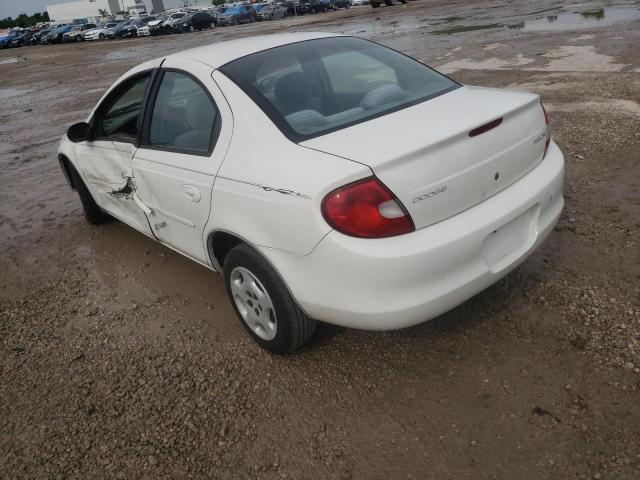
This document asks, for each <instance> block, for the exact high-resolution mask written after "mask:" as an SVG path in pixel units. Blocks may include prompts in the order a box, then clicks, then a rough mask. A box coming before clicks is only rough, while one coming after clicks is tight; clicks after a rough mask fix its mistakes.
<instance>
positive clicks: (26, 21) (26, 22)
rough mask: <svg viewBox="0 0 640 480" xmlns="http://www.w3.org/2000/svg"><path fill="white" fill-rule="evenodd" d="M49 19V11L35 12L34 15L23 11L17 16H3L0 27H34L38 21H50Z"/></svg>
mask: <svg viewBox="0 0 640 480" xmlns="http://www.w3.org/2000/svg"><path fill="white" fill-rule="evenodd" d="M48 21H49V13H47V12H42V13H34V14H33V15H27V14H26V13H21V14H20V15H18V17H17V18H11V17H7V18H3V19H2V20H0V28H13V27H22V28H27V27H33V26H34V25H35V24H36V23H40V22H48Z"/></svg>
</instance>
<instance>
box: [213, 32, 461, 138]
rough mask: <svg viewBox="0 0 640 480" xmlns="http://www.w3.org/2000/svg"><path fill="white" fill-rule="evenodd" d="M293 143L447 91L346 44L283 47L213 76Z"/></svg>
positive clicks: (439, 80) (376, 53)
mask: <svg viewBox="0 0 640 480" xmlns="http://www.w3.org/2000/svg"><path fill="white" fill-rule="evenodd" d="M220 70H221V71H222V72H223V73H224V74H225V75H227V76H228V77H229V78H231V80H233V81H234V82H235V83H236V84H237V85H238V86H239V87H240V88H242V89H243V90H244V91H245V93H247V94H248V95H249V96H250V97H251V98H252V99H253V101H254V102H256V103H257V104H258V105H259V106H260V108H262V110H264V112H265V113H266V114H267V115H268V116H269V117H270V118H271V120H272V121H273V122H274V123H275V124H276V125H277V126H278V127H279V128H280V130H282V132H283V133H284V134H285V135H286V136H287V137H289V138H290V139H291V140H293V141H304V140H307V139H310V138H314V137H317V136H319V135H324V134H326V133H329V132H333V131H336V130H339V129H342V128H346V127H348V126H350V125H354V124H357V123H361V122H364V121H367V120H370V119H372V118H375V117H378V116H381V115H386V114H389V113H392V112H394V111H397V110H400V109H403V108H407V107H409V106H411V105H415V104H417V103H420V102H424V101H427V100H429V99H431V98H434V97H436V96H438V95H442V94H444V93H446V92H449V91H451V90H454V89H456V88H458V87H459V84H457V83H456V82H454V81H453V80H450V79H449V78H447V77H445V76H444V75H441V74H439V73H438V72H436V71H434V70H432V69H430V68H429V67H427V66H425V65H423V64H421V63H420V62H418V61H416V60H413V59H412V58H409V57H407V56H405V55H403V54H401V53H398V52H396V51H394V50H391V49H389V48H386V47H383V46H381V45H378V44H376V43H373V42H368V41H366V40H362V39H359V38H353V37H331V38H322V39H316V40H308V41H304V42H298V43H293V44H289V45H283V46H281V47H276V48H272V49H269V50H265V51H263V52H258V53H254V54H252V55H247V56H246V57H242V58H239V59H237V60H234V61H233V62H230V63H228V64H226V65H224V66H223V67H222V68H221V69H220Z"/></svg>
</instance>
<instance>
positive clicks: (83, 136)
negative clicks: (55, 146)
mask: <svg viewBox="0 0 640 480" xmlns="http://www.w3.org/2000/svg"><path fill="white" fill-rule="evenodd" d="M67 137H69V140H71V141H72V142H73V143H78V142H84V141H85V140H93V132H92V131H91V127H90V126H89V124H88V123H86V122H80V123H74V124H73V125H71V126H70V127H69V130H67Z"/></svg>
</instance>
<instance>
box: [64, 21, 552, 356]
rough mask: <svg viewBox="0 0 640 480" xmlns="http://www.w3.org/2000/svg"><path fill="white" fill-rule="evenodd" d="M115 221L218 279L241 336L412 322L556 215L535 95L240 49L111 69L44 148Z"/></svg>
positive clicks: (404, 66) (307, 42)
mask: <svg viewBox="0 0 640 480" xmlns="http://www.w3.org/2000/svg"><path fill="white" fill-rule="evenodd" d="M59 160H60V164H61V166H62V170H63V172H64V173H65V175H66V178H67V180H68V181H69V183H70V185H71V187H72V188H74V189H75V190H76V191H77V192H78V193H79V196H80V200H81V201H82V204H83V206H84V210H85V214H86V218H87V220H88V221H89V222H91V223H99V222H102V221H104V220H106V219H108V218H109V217H116V218H118V219H120V220H122V221H123V222H125V223H127V224H129V225H131V226H132V227H134V228H135V229H137V230H139V231H140V232H142V233H144V234H145V235H147V236H149V237H150V238H153V239H156V240H158V241H160V242H162V243H163V244H165V245H167V246H168V247H169V248H172V249H174V250H176V251H178V252H180V253H182V254H184V255H185V256H187V257H189V258H191V259H193V260H195V261H197V262H199V263H201V264H202V265H205V266H206V267H208V268H210V269H211V270H215V271H217V272H220V273H222V274H223V275H224V279H225V282H226V286H227V292H228V295H229V298H230V300H231V302H232V303H233V305H234V307H235V310H236V312H237V314H238V316H239V318H240V319H241V320H242V323H243V324H244V326H245V327H246V329H247V331H248V332H249V334H250V335H251V336H252V337H253V338H254V339H255V341H256V342H257V343H258V344H259V345H260V346H262V347H263V348H266V349H267V350H269V351H271V352H274V353H287V352H291V351H293V350H295V349H297V348H299V347H300V346H301V345H303V344H304V343H305V342H306V341H307V340H309V338H310V337H311V336H312V334H313V332H314V328H315V320H319V321H323V322H328V323H333V324H337V325H343V326H347V327H354V328H360V329H368V330H390V329H398V328H403V327H407V326H410V325H415V324H418V323H421V322H424V321H425V320H428V319H430V318H433V317H435V316H437V315H440V314H442V313H443V312H445V311H447V310H449V309H451V308H453V307H455V306H456V305H458V304H460V303H461V302H463V301H465V300H466V299H468V298H470V297H471V296H473V295H475V294H476V293H478V292H480V291H482V290H483V289H485V288H487V287H488V286H489V285H491V284H493V283H494V282H496V281H497V280H498V279H499V278H501V277H503V276H504V275H506V274H507V273H508V272H510V271H511V270H513V269H514V268H515V267H516V266H517V265H518V264H520V263H521V262H522V261H523V260H524V259H525V258H526V257H527V256H528V255H529V254H530V253H531V252H532V251H534V250H535V249H536V248H537V247H538V246H539V245H540V243H541V242H542V241H543V240H544V239H545V238H546V237H547V235H548V234H549V233H550V232H551V231H552V229H553V227H554V225H555V223H556V221H557V220H558V217H559V215H560V212H561V210H562V207H563V202H564V200H563V196H562V180H563V173H564V159H563V156H562V153H561V152H560V150H559V149H558V147H557V146H556V144H555V143H554V142H553V141H552V140H551V135H550V130H549V125H548V119H547V116H546V113H545V112H544V109H543V108H542V106H541V104H540V99H539V97H538V96H537V95H535V94H531V93H523V92H515V91H506V90H497V89H492V88H479V87H470V86H465V85H460V84H459V83H457V82H455V81H453V80H451V79H449V78H447V77H445V76H444V75H441V74H439V73H438V72H436V71H434V70H432V69H430V68H429V67H426V66H425V65H423V64H421V63H419V62H417V61H415V60H413V59H411V58H409V57H407V56H405V55H403V54H401V53H398V52H396V51H394V50H391V49H388V48H386V47H383V46H381V45H378V44H376V43H372V42H369V41H366V40H362V39H359V38H354V37H347V36H337V35H331V34H324V33H295V34H280V35H271V36H264V37H249V38H242V39H238V40H233V41H229V42H224V43H216V44H215V45H210V46H205V47H200V48H196V49H193V50H187V51H185V52H182V53H177V54H174V55H170V56H168V57H165V58H159V59H157V60H152V61H150V62H147V63H144V64H142V65H140V66H138V67H136V68H134V69H132V70H130V71H129V72H127V73H126V74H124V75H123V76H122V77H121V78H120V79H119V80H118V81H117V82H116V83H115V84H114V85H113V86H112V87H111V88H110V89H109V90H108V91H107V93H106V94H105V95H104V97H103V98H102V99H101V100H100V102H99V103H98V105H97V106H96V107H95V109H94V110H93V111H92V112H91V114H90V115H89V117H88V119H87V121H86V122H83V123H78V124H75V125H73V126H71V127H70V128H69V130H68V131H67V133H66V135H64V136H63V138H62V141H61V142H60V147H59Z"/></svg>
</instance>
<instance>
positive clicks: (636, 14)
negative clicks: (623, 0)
mask: <svg viewBox="0 0 640 480" xmlns="http://www.w3.org/2000/svg"><path fill="white" fill-rule="evenodd" d="M639 18H640V10H639V9H637V8H628V7H604V8H598V9H595V10H584V11H582V12H572V13H557V14H555V15H547V16H545V17H541V18H536V19H535V20H528V21H524V22H520V23H515V24H512V25H508V27H509V28H511V29H518V30H523V31H530V32H539V31H565V30H579V29H583V28H592V27H606V26H608V25H613V24H615V23H618V22H628V21H632V20H637V19H639Z"/></svg>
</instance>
